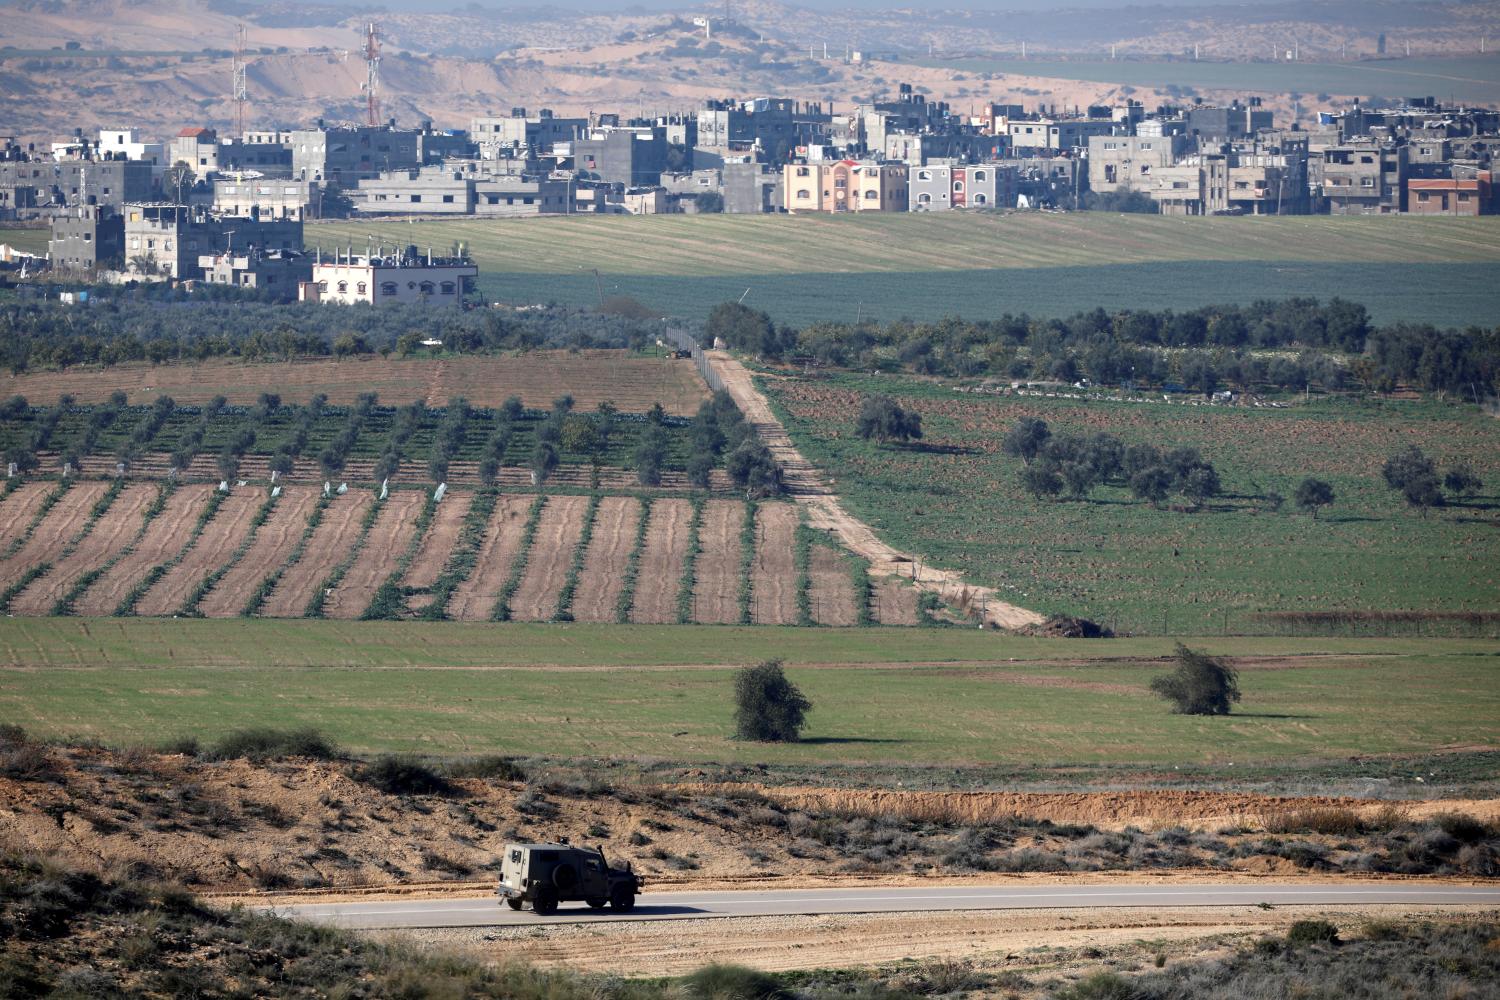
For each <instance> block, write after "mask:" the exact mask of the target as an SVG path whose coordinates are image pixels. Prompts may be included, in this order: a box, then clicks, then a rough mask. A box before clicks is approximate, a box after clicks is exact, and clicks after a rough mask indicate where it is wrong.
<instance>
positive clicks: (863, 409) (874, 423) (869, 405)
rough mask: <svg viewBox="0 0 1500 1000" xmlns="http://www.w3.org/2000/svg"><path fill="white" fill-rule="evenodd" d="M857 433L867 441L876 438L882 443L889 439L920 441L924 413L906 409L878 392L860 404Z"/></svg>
mask: <svg viewBox="0 0 1500 1000" xmlns="http://www.w3.org/2000/svg"><path fill="white" fill-rule="evenodd" d="M855 433H857V434H858V435H859V436H860V437H862V438H864V439H865V440H866V441H868V440H870V439H871V438H874V439H875V440H876V441H878V442H880V443H881V444H885V443H886V442H887V441H911V440H918V441H920V440H921V439H922V415H921V414H920V413H918V412H916V411H915V410H904V409H902V408H901V404H900V403H897V402H896V401H895V400H894V399H892V398H891V397H889V396H887V395H884V394H883V393H876V394H875V395H873V396H866V397H865V401H864V402H863V403H862V404H861V405H860V408H859V423H858V425H857V426H856V427H855Z"/></svg>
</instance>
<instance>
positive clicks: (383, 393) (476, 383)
mask: <svg viewBox="0 0 1500 1000" xmlns="http://www.w3.org/2000/svg"><path fill="white" fill-rule="evenodd" d="M117 390H118V391H123V392H125V393H126V394H127V395H128V397H129V399H130V402H131V403H132V404H150V403H151V402H153V401H154V400H155V399H156V398H157V397H158V396H160V395H168V396H171V397H172V398H173V399H175V400H176V401H177V402H179V403H189V404H193V403H203V402H206V401H207V400H210V399H212V398H213V397H214V396H216V395H223V396H224V397H225V398H226V399H228V400H229V402H231V403H237V404H247V405H248V404H251V403H254V402H255V400H256V397H257V396H258V395H259V394H260V393H262V392H276V393H279V394H280V395H281V397H282V400H283V402H286V403H299V404H300V403H305V402H307V400H308V399H310V398H311V397H312V396H313V395H314V394H315V393H319V392H321V393H326V394H327V396H328V401H329V402H330V403H333V404H335V405H343V404H348V403H352V402H354V400H355V398H356V397H357V396H359V395H360V394H361V393H365V392H373V393H376V394H377V395H379V397H380V398H381V399H382V400H385V401H397V402H403V403H405V402H410V401H411V400H414V399H422V400H425V401H426V403H427V405H428V406H443V405H444V404H446V403H447V401H448V400H449V399H450V398H452V397H454V396H463V397H465V398H466V399H468V401H469V403H470V405H473V406H486V407H494V406H499V405H500V404H501V403H503V402H504V401H505V400H506V398H507V397H509V396H520V397H521V400H522V402H524V403H525V404H526V405H527V406H530V407H535V408H538V409H545V408H547V407H548V406H551V405H552V401H553V400H554V399H557V398H558V397H559V396H566V395H571V396H572V397H573V398H574V400H575V401H576V403H577V405H578V407H579V408H580V409H581V410H582V409H593V408H594V407H595V406H597V405H598V404H600V403H603V402H606V401H610V402H613V403H614V404H615V405H616V406H618V407H619V408H620V409H622V410H626V411H629V412H638V413H643V412H645V411H646V410H649V409H650V408H651V405H652V404H653V403H657V402H659V403H661V405H662V406H663V407H664V408H665V409H666V411H667V412H668V413H670V414H673V415H675V416H682V417H686V416H692V415H693V414H694V413H696V412H697V410H698V404H699V403H700V402H702V401H703V400H704V399H706V398H707V396H708V391H707V389H706V388H705V387H704V385H703V380H702V379H701V378H699V377H698V373H697V370H696V369H695V368H694V367H693V362H692V361H690V360H687V359H675V358H648V357H641V356H639V355H633V354H631V353H630V352H628V351H622V350H588V351H577V352H571V351H534V352H531V353H528V354H523V355H515V356H509V355H507V356H489V355H474V356H467V357H463V358H458V359H453V360H431V359H427V358H404V359H403V358H380V357H375V356H369V357H357V358H307V359H303V360H298V361H279V362H243V361H230V360H217V359H215V360H208V361H200V362H193V363H182V364H164V365H149V364H136V363H131V364H124V365H116V366H112V367H109V368H103V369H98V368H87V367H78V368H69V369H67V370H66V371H60V372H27V373H23V374H20V375H12V374H9V373H6V374H0V396H11V395H14V394H17V393H19V394H20V395H22V396H25V397H26V398H27V400H29V401H30V402H32V403H33V404H37V405H41V404H44V403H50V402H55V401H56V400H57V398H58V397H59V396H62V395H64V394H69V395H72V396H74V397H75V398H76V399H77V400H78V401H79V402H80V403H90V402H101V401H103V400H106V399H108V398H109V395H110V393H112V392H115V391H117Z"/></svg>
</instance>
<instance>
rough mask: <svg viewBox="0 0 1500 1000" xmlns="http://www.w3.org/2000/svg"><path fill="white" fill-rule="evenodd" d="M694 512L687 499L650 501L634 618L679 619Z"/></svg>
mask: <svg viewBox="0 0 1500 1000" xmlns="http://www.w3.org/2000/svg"><path fill="white" fill-rule="evenodd" d="M692 516H693V508H692V505H691V504H690V503H688V502H687V501H686V500H657V501H655V502H654V503H652V504H651V519H650V521H649V522H647V524H646V544H645V546H644V547H643V548H642V549H641V566H640V575H639V576H638V577H637V579H636V584H635V605H634V607H633V608H632V609H631V612H630V620H631V621H633V622H639V623H641V624H644V625H660V624H665V623H667V622H674V621H676V620H677V588H678V585H679V584H680V583H681V582H682V560H683V557H684V556H685V555H686V553H687V532H688V522H689V521H690V520H691V519H692Z"/></svg>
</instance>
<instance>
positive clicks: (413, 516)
mask: <svg viewBox="0 0 1500 1000" xmlns="http://www.w3.org/2000/svg"><path fill="white" fill-rule="evenodd" d="M426 502H427V494H426V493H422V492H418V491H415V490H401V491H397V492H395V493H392V494H391V495H390V496H389V497H388V498H387V499H386V501H385V503H384V504H383V505H382V506H381V510H380V513H379V514H377V515H376V516H375V523H374V524H372V525H370V541H369V542H366V543H365V547H364V548H363V549H361V550H360V553H359V556H358V557H357V558H355V560H354V565H352V566H350V567H349V572H348V573H346V574H344V579H343V580H342V581H340V583H339V585H338V587H337V588H336V589H335V590H334V592H333V593H332V594H330V595H328V602H327V604H326V605H325V610H326V611H327V613H328V616H329V617H330V618H358V617H359V616H360V615H361V614H363V613H364V610H365V608H367V607H369V605H370V598H372V597H374V596H375V591H376V589H378V588H379V587H380V584H381V583H382V582H383V581H384V580H385V578H386V577H388V576H390V575H391V574H392V573H394V572H395V571H396V563H397V562H398V561H399V560H400V559H401V557H402V555H404V554H405V553H406V550H407V548H408V547H409V546H410V545H411V540H412V538H413V537H414V536H415V535H416V532H417V517H418V516H419V515H420V514H421V513H422V506H423V504H425V503H426Z"/></svg>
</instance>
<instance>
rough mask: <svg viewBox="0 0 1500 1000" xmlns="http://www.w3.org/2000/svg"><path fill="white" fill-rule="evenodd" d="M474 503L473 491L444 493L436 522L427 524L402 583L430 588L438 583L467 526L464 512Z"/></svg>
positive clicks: (434, 520) (437, 511) (434, 514)
mask: <svg viewBox="0 0 1500 1000" xmlns="http://www.w3.org/2000/svg"><path fill="white" fill-rule="evenodd" d="M473 502H474V494H472V493H462V492H456V491H454V490H451V489H450V490H449V491H448V492H447V493H446V494H444V496H443V499H442V501H441V502H440V503H439V504H438V505H437V510H436V511H435V512H434V513H433V515H432V523H431V524H430V525H428V526H427V534H426V535H425V536H423V538H422V541H421V543H420V544H419V545H418V546H417V554H416V556H415V557H414V558H413V559H412V561H411V565H410V566H408V567H407V569H406V579H404V580H403V581H402V583H404V584H405V585H406V586H408V587H430V586H432V585H433V584H434V583H436V582H437V578H438V577H439V576H440V575H441V574H442V572H443V567H444V566H446V565H447V564H448V554H449V553H450V552H452V551H453V545H454V543H455V542H456V541H457V540H458V533H459V531H460V530H462V528H463V522H464V515H465V514H467V513H468V512H469V504H471V503H473Z"/></svg>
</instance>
